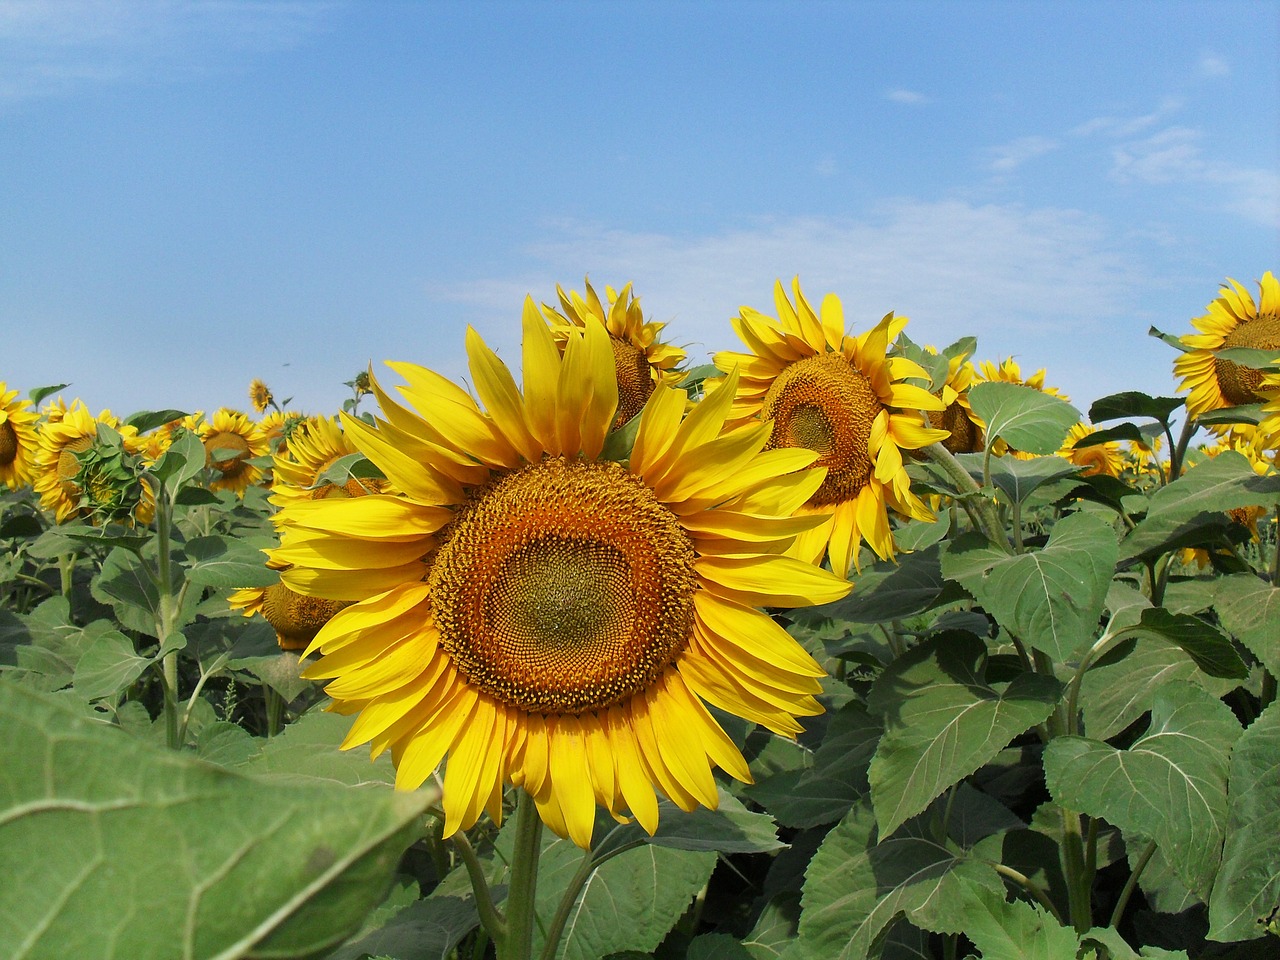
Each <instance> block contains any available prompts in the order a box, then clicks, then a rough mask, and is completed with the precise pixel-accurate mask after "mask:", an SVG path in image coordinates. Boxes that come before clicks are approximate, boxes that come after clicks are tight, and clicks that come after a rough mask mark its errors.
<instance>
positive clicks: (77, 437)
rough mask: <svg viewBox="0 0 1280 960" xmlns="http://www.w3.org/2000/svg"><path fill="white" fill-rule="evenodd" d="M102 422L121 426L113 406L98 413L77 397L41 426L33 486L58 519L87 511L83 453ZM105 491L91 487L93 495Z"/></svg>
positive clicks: (81, 514) (95, 438)
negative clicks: (79, 480)
mask: <svg viewBox="0 0 1280 960" xmlns="http://www.w3.org/2000/svg"><path fill="white" fill-rule="evenodd" d="M99 423H101V424H104V425H106V426H108V427H111V428H112V429H116V428H118V427H119V426H120V421H119V420H118V419H117V418H116V417H114V416H112V414H111V411H110V410H103V411H102V412H101V413H100V414H99V415H98V416H97V417H94V416H93V414H91V413H90V412H89V408H88V407H86V406H85V405H84V403H83V402H81V401H80V400H74V401H72V403H71V406H69V407H67V408H66V409H65V410H64V411H63V412H62V415H61V417H60V418H59V419H57V420H51V421H46V422H45V424H44V426H43V428H42V429H41V430H40V449H39V450H38V451H37V452H36V456H35V481H34V482H33V483H32V488H33V489H34V490H35V492H36V493H38V494H39V495H40V506H41V507H42V508H44V509H45V510H48V511H49V512H51V513H52V514H53V515H54V520H55V521H56V522H57V523H66V522H67V521H69V520H74V519H76V518H77V517H80V516H83V515H85V511H84V510H83V509H82V506H83V504H82V497H83V496H84V495H85V493H86V491H85V490H84V489H83V488H82V487H81V486H80V484H79V483H78V482H77V479H78V478H80V475H81V457H82V456H83V455H85V454H86V453H87V452H88V451H89V450H91V449H92V448H93V445H94V443H95V441H96V440H97V437H98V424H99ZM102 492H103V491H94V490H90V491H88V493H89V495H90V496H94V495H100V494H101V493H102Z"/></svg>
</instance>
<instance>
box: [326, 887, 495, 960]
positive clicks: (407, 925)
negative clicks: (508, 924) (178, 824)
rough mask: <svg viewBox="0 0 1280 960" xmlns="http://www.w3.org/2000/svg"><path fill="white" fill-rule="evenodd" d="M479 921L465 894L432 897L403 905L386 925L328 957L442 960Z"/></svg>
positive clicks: (332, 959) (336, 959)
mask: <svg viewBox="0 0 1280 960" xmlns="http://www.w3.org/2000/svg"><path fill="white" fill-rule="evenodd" d="M479 924H480V917H479V914H477V913H476V906H475V902H474V901H473V900H471V899H470V898H465V897H449V896H431V897H427V898H426V899H424V900H416V901H414V902H413V903H410V904H408V905H407V906H405V907H402V908H401V909H400V910H399V911H397V912H396V913H395V914H393V915H392V916H391V917H390V918H389V919H388V920H387V921H386V923H384V924H383V925H381V926H379V927H378V928H377V929H374V930H371V931H369V932H368V933H366V934H364V935H363V936H359V937H357V938H354V939H353V940H352V941H351V942H350V943H348V944H347V945H345V946H343V947H341V948H339V949H338V950H336V951H334V952H333V953H332V954H330V955H329V956H328V957H326V958H325V960H363V958H364V957H370V956H387V957H394V958H395V960H443V958H445V957H449V956H451V952H452V950H453V949H454V947H456V946H457V945H458V943H459V942H460V941H461V940H462V938H463V937H465V936H466V935H467V934H468V933H470V932H471V931H472V930H474V929H475V928H476V927H477V926H479Z"/></svg>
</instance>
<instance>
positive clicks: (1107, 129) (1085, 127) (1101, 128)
mask: <svg viewBox="0 0 1280 960" xmlns="http://www.w3.org/2000/svg"><path fill="white" fill-rule="evenodd" d="M1181 109H1182V101H1180V100H1175V99H1173V98H1171V97H1170V98H1166V99H1164V100H1162V101H1160V105H1159V106H1157V107H1156V108H1155V109H1154V110H1152V111H1151V112H1150V113H1144V114H1139V115H1138V116H1136V117H1123V116H1120V117H1117V116H1102V117H1094V118H1092V119H1090V120H1086V121H1085V122H1084V123H1081V124H1079V125H1077V126H1075V127H1072V128H1071V130H1069V131H1068V133H1070V134H1071V135H1072V136H1077V137H1088V136H1093V135H1095V134H1104V135H1106V136H1111V137H1134V136H1137V135H1138V134H1139V133H1142V132H1143V131H1144V130H1150V129H1151V128H1152V127H1154V126H1155V125H1156V124H1158V123H1160V122H1161V121H1163V120H1164V119H1165V118H1166V117H1169V116H1171V115H1172V114H1175V113H1177V112H1178V111H1179V110H1181Z"/></svg>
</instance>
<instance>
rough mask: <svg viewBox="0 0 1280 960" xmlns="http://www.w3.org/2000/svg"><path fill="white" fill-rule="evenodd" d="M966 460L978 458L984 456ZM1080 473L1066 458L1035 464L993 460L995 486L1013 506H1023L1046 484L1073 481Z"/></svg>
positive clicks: (1037, 460)
mask: <svg viewBox="0 0 1280 960" xmlns="http://www.w3.org/2000/svg"><path fill="white" fill-rule="evenodd" d="M963 456H965V457H974V458H978V457H980V456H981V454H976V453H974V454H965V455H963ZM1079 469H1080V468H1079V467H1077V466H1076V465H1075V464H1074V463H1072V462H1071V461H1070V460H1066V459H1064V458H1063V457H1036V458H1035V459H1034V460H1021V459H1019V458H1018V457H992V458H991V483H992V484H993V485H994V486H995V487H996V489H997V490H999V491H1000V492H1001V493H1003V494H1004V495H1005V496H1006V497H1007V498H1008V500H1009V502H1010V503H1022V502H1023V501H1025V500H1026V499H1027V497H1029V496H1031V494H1033V493H1034V492H1035V491H1036V490H1037V489H1038V488H1040V487H1042V486H1044V484H1046V483H1052V482H1053V481H1054V480H1061V479H1062V478H1063V477H1069V476H1071V475H1072V474H1073V473H1076V472H1077V471H1078V470H1079ZM978 470H979V472H978V479H979V480H980V479H981V477H982V473H981V470H982V468H981V466H980V465H979V467H978Z"/></svg>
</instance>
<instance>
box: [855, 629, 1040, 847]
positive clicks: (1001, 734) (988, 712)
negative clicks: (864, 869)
mask: <svg viewBox="0 0 1280 960" xmlns="http://www.w3.org/2000/svg"><path fill="white" fill-rule="evenodd" d="M985 656H986V646H985V644H983V642H982V641H981V640H979V639H978V638H977V637H974V636H973V635H972V634H968V633H951V634H945V635H942V636H939V637H936V638H931V639H930V640H927V641H925V642H924V643H921V644H919V645H917V646H915V647H913V648H911V649H910V650H909V651H907V653H906V654H904V655H903V656H901V657H899V658H898V659H897V660H895V661H894V662H893V663H892V664H890V665H889V667H888V668H887V669H886V670H885V672H884V673H883V674H881V675H880V677H879V678H878V679H877V680H876V682H875V683H874V684H873V685H872V687H871V691H870V693H869V694H868V697H867V705H868V707H870V709H871V710H872V711H873V712H875V713H878V714H880V715H881V716H882V717H883V718H884V724H885V732H884V736H883V737H881V738H880V743H879V745H878V746H877V748H876V752H875V757H874V758H873V759H872V761H871V768H870V781H871V797H872V801H873V802H874V805H875V812H876V823H877V825H878V826H879V828H880V835H881V836H883V837H888V836H890V835H891V834H892V833H893V831H894V830H895V829H897V827H898V826H899V825H901V824H902V823H904V822H905V821H906V820H907V819H909V818H910V817H913V816H915V815H916V814H918V813H920V812H921V811H923V810H924V809H925V808H926V807H928V806H929V804H930V803H932V802H933V800H934V799H935V798H937V797H938V796H940V795H941V794H942V793H943V791H945V790H946V789H947V788H948V787H950V786H951V785H952V784H954V783H957V782H959V781H960V780H962V779H963V778H964V777H967V776H968V775H969V774H971V773H973V772H974V771H975V770H977V769H978V768H979V767H981V766H982V765H983V764H984V763H986V762H987V761H989V760H991V759H992V758H993V757H995V756H996V754H998V753H999V752H1000V751H1001V750H1003V749H1004V748H1005V747H1006V746H1007V745H1008V743H1009V741H1011V740H1012V739H1013V738H1014V737H1016V736H1018V734H1020V733H1023V732H1024V731H1025V730H1027V729H1028V728H1030V727H1033V726H1035V725H1036V724H1037V723H1040V722H1042V721H1043V720H1044V719H1045V718H1046V717H1048V716H1049V714H1050V713H1051V712H1052V711H1053V708H1054V706H1055V705H1056V704H1057V702H1058V698H1059V695H1060V693H1061V685H1060V684H1059V683H1058V681H1057V680H1055V679H1054V678H1052V677H1044V676H1040V675H1039V674H1035V673H1023V674H1020V675H1018V676H1017V677H1015V678H1014V679H1013V681H1012V682H1011V683H1008V684H998V685H993V684H990V683H988V682H987V681H986V679H985V678H984V676H983V668H982V660H983V658H985Z"/></svg>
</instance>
